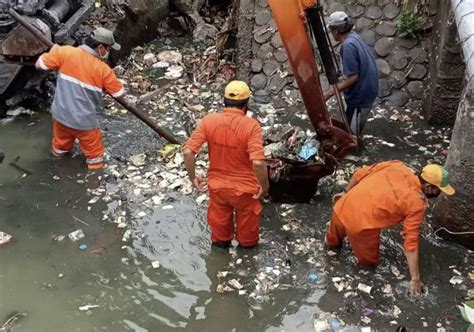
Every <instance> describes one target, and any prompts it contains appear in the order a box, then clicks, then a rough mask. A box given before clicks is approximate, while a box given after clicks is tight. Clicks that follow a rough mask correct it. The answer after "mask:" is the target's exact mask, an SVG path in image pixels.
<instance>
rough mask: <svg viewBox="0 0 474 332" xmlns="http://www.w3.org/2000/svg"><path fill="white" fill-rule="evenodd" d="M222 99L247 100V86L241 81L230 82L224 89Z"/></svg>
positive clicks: (248, 95) (248, 90) (248, 91)
mask: <svg viewBox="0 0 474 332" xmlns="http://www.w3.org/2000/svg"><path fill="white" fill-rule="evenodd" d="M224 97H225V98H227V99H231V100H245V99H249V98H250V89H249V86H248V85H247V83H245V82H243V81H232V82H230V83H229V84H227V86H226V87H225V91H224Z"/></svg>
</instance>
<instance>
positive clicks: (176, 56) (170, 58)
mask: <svg viewBox="0 0 474 332" xmlns="http://www.w3.org/2000/svg"><path fill="white" fill-rule="evenodd" d="M157 58H158V60H159V61H165V62H168V63H173V64H177V63H180V62H181V61H183V56H182V54H181V53H179V52H178V51H173V50H169V51H162V52H160V53H158V55H157Z"/></svg>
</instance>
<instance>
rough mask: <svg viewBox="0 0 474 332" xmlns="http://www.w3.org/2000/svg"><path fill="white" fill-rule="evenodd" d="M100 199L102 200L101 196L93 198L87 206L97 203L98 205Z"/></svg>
mask: <svg viewBox="0 0 474 332" xmlns="http://www.w3.org/2000/svg"><path fill="white" fill-rule="evenodd" d="M99 199H100V197H99V196H95V197H93V198H92V199H91V200H89V201H88V202H87V204H95V203H97V201H98V200H99Z"/></svg>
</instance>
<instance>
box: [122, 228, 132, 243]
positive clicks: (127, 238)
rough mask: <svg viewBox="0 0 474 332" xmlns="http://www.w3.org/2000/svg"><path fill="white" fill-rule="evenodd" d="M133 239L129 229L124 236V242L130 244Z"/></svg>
mask: <svg viewBox="0 0 474 332" xmlns="http://www.w3.org/2000/svg"><path fill="white" fill-rule="evenodd" d="M131 239H132V231H131V230H129V229H127V230H126V231H125V232H124V233H123V236H122V242H128V241H130V240H131Z"/></svg>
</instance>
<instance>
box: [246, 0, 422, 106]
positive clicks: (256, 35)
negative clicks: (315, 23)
mask: <svg viewBox="0 0 474 332" xmlns="http://www.w3.org/2000/svg"><path fill="white" fill-rule="evenodd" d="M362 2H363V3H364V4H363V5H362V4H361V3H362ZM394 2H396V1H392V0H378V1H376V0H365V1H359V2H358V3H359V4H358V5H354V4H351V3H354V1H345V0H340V3H335V2H331V4H330V5H329V6H325V7H324V8H325V11H326V12H327V13H328V14H329V13H331V12H334V11H337V10H343V11H345V12H346V13H347V14H348V15H350V16H351V18H352V19H353V21H354V23H355V31H356V32H358V33H359V34H360V35H361V37H362V38H363V39H364V40H365V41H366V42H367V44H369V46H370V47H371V48H372V49H373V51H374V54H375V55H376V59H377V64H378V67H379V72H380V93H379V97H380V102H381V103H382V104H385V105H387V106H400V107H401V106H407V107H420V106H421V99H422V98H423V93H424V90H425V81H426V79H427V76H428V75H427V73H428V62H429V61H428V51H427V47H428V46H429V45H428V43H427V42H426V41H424V40H423V41H420V40H418V39H402V38H400V37H399V36H398V33H397V31H396V20H397V18H398V17H399V15H400V13H401V7H400V6H398V5H396V4H395V3H394ZM254 6H255V7H254V11H255V19H254V29H253V36H251V37H252V53H253V61H252V63H251V68H250V70H251V72H252V74H251V81H250V83H251V87H252V89H253V90H254V91H257V90H264V91H266V93H268V94H271V95H273V96H280V97H287V98H288V97H289V98H292V99H296V98H297V97H298V96H299V93H298V91H297V86H296V81H295V80H294V79H293V76H292V75H291V72H292V71H291V67H290V66H289V64H288V59H287V56H286V52H285V49H284V47H283V45H282V42H281V40H280V37H279V34H278V31H277V28H276V25H275V22H274V20H273V18H272V15H271V10H270V8H269V6H268V3H267V0H255V3H254ZM336 50H337V48H336ZM337 52H338V50H337ZM321 83H322V85H323V89H324V88H327V87H328V84H327V80H326V78H325V77H324V75H322V76H321ZM260 93H262V92H261V91H260V92H259V93H258V94H260Z"/></svg>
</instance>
